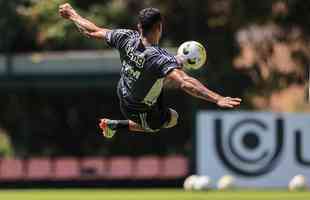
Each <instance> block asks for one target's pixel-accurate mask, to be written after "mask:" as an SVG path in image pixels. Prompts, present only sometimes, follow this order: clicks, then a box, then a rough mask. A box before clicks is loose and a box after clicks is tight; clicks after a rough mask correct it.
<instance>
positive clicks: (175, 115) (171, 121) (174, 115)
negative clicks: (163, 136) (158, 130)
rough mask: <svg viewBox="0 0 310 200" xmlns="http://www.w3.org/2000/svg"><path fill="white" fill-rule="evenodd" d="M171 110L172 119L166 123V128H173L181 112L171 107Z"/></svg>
mask: <svg viewBox="0 0 310 200" xmlns="http://www.w3.org/2000/svg"><path fill="white" fill-rule="evenodd" d="M169 110H170V121H169V122H168V123H167V124H165V126H164V128H172V127H174V126H176V125H177V124H178V119H179V114H178V113H177V111H175V110H173V109H171V108H169Z"/></svg>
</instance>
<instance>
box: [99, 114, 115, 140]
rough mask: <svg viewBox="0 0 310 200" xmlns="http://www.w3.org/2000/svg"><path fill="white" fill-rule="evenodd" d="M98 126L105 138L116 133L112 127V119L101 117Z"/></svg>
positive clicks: (113, 125)
mask: <svg viewBox="0 0 310 200" xmlns="http://www.w3.org/2000/svg"><path fill="white" fill-rule="evenodd" d="M99 126H100V128H101V129H102V134H103V136H104V137H106V138H112V137H113V136H114V135H115V133H116V130H115V129H113V127H115V124H114V120H110V119H106V118H104V119H101V120H100V124H99Z"/></svg>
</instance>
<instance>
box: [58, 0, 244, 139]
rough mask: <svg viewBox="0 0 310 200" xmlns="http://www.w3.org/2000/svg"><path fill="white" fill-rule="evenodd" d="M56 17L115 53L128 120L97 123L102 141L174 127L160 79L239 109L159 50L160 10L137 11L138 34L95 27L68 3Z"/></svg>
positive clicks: (173, 114)
mask: <svg viewBox="0 0 310 200" xmlns="http://www.w3.org/2000/svg"><path fill="white" fill-rule="evenodd" d="M59 13H60V15H61V16H62V17H63V18H65V19H68V20H70V21H72V22H73V23H74V24H75V25H76V26H77V28H78V29H79V30H80V31H81V32H82V33H83V34H84V35H86V36H87V37H91V38H97V39H102V40H105V41H106V42H107V44H108V45H109V46H110V47H113V48H116V49H117V50H118V51H119V54H120V60H121V64H122V69H121V78H120V80H119V83H118V87H117V94H118V97H119V101H120V108H121V111H122V113H123V115H124V116H125V117H126V118H127V119H128V120H111V119H101V121H100V124H99V126H100V128H101V129H102V132H103V135H104V136H105V137H107V138H111V137H113V136H114V134H115V133H116V131H117V130H120V129H124V130H129V131H136V132H157V131H159V130H160V129H163V128H171V127H174V126H175V125H176V124H177V122H178V113H177V112H176V111H175V110H173V109H171V108H167V107H165V106H164V105H163V102H162V94H163V92H162V88H163V84H164V80H167V81H173V82H174V83H175V85H177V86H178V88H180V89H182V90H183V91H185V92H186V93H188V94H190V95H192V96H194V97H197V98H200V99H203V100H206V101H210V102H213V103H216V104H217V105H218V106H220V107H222V108H234V107H236V106H239V105H240V102H241V99H240V98H231V97H223V96H221V95H219V94H217V93H215V92H213V91H211V90H209V89H208V88H206V87H205V86H204V85H203V84H202V83H200V82H199V81H198V80H197V79H195V78H193V77H190V76H189V75H187V74H186V73H185V72H184V71H183V70H182V61H180V59H177V57H176V56H174V55H171V54H169V53H168V52H167V51H165V50H163V49H162V48H160V47H159V46H158V43H159V41H160V38H161V35H162V26H163V25H162V17H161V13H160V11H159V10H158V9H155V8H145V9H143V10H141V11H140V12H139V16H138V18H139V22H138V31H135V30H128V29H114V30H111V29H108V28H102V27H98V26H96V25H95V24H94V23H92V22H90V21H88V20H87V19H85V18H83V17H81V16H80V15H79V14H78V13H77V12H76V11H75V10H74V9H73V8H72V7H71V6H70V4H63V5H60V7H59Z"/></svg>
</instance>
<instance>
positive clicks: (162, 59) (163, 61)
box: [152, 53, 181, 77]
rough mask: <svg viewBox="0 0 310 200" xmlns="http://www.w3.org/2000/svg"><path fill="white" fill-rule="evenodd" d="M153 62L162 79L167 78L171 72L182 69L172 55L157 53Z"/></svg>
mask: <svg viewBox="0 0 310 200" xmlns="http://www.w3.org/2000/svg"><path fill="white" fill-rule="evenodd" d="M152 60H153V63H152V65H153V66H154V67H155V68H156V70H157V72H158V73H159V76H160V77H165V76H167V74H169V72H171V71H172V70H173V69H176V68H181V66H180V65H179V64H178V62H177V60H176V58H175V57H174V56H173V55H170V54H167V55H165V54H160V53H156V54H155V55H154V57H153V59H152Z"/></svg>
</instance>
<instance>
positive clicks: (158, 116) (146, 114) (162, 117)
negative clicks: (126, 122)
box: [120, 100, 171, 132]
mask: <svg viewBox="0 0 310 200" xmlns="http://www.w3.org/2000/svg"><path fill="white" fill-rule="evenodd" d="M120 109H121V112H122V113H123V115H124V117H126V118H127V119H130V120H132V121H134V122H135V123H137V124H139V125H140V126H141V127H142V128H143V129H144V130H145V131H146V132H157V131H159V130H160V129H161V128H162V127H163V126H164V124H165V123H166V122H169V121H170V119H171V113H170V109H169V108H168V107H165V106H164V105H163V104H162V101H160V102H157V103H155V104H154V105H153V106H151V107H149V109H146V110H143V111H141V110H138V109H134V108H131V107H130V106H129V105H126V103H125V102H123V101H122V100H120Z"/></svg>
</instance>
